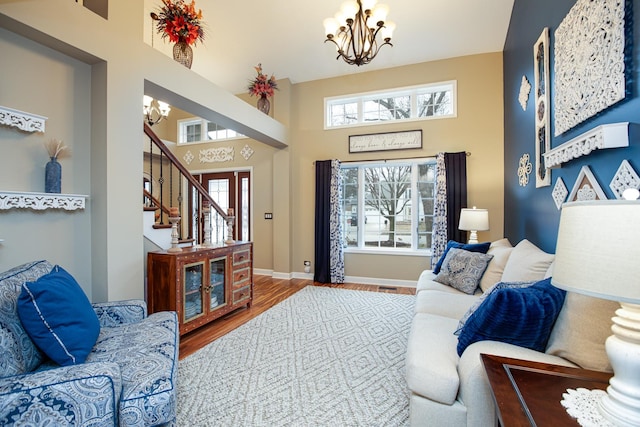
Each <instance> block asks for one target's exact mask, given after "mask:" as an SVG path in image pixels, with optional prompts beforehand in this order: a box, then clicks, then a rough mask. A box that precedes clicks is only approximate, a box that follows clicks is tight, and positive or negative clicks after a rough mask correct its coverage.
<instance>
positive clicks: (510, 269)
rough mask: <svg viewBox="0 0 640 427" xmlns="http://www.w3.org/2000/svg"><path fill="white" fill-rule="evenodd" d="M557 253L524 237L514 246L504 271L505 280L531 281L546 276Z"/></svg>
mask: <svg viewBox="0 0 640 427" xmlns="http://www.w3.org/2000/svg"><path fill="white" fill-rule="evenodd" d="M554 258H555V255H553V254H548V253H546V252H544V251H543V250H541V249H540V248H538V247H537V246H536V245H534V244H533V243H531V242H530V241H528V240H527V239H523V240H522V241H520V243H518V244H517V245H516V247H515V248H513V251H512V252H511V255H509V260H508V261H507V264H506V265H505V266H504V272H503V273H502V281H503V282H531V281H538V280H542V279H544V278H545V276H546V274H547V271H549V267H550V266H551V263H552V262H553V259H554Z"/></svg>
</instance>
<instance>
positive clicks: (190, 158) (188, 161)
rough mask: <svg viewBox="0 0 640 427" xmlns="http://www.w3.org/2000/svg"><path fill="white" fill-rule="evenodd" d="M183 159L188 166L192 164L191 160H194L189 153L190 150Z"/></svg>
mask: <svg viewBox="0 0 640 427" xmlns="http://www.w3.org/2000/svg"><path fill="white" fill-rule="evenodd" d="M183 159H184V161H185V162H187V164H188V165H190V164H191V162H193V159H195V157H194V156H193V153H191V150H189V151H187V152H186V153H184V157H183Z"/></svg>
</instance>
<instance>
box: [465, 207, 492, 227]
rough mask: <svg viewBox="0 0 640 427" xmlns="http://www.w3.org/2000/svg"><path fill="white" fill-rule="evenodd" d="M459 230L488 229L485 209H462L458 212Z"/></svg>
mask: <svg viewBox="0 0 640 427" xmlns="http://www.w3.org/2000/svg"><path fill="white" fill-rule="evenodd" d="M458 229H460V230H467V231H469V230H472V231H484V230H488V229H489V211H488V210H486V209H476V207H475V206H474V207H473V209H466V208H465V209H462V210H461V211H460V223H459V224H458Z"/></svg>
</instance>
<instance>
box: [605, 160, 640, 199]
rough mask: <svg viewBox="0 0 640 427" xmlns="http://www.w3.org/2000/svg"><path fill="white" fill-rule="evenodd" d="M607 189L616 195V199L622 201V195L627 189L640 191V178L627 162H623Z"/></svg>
mask: <svg viewBox="0 0 640 427" xmlns="http://www.w3.org/2000/svg"><path fill="white" fill-rule="evenodd" d="M609 188H611V191H613V194H615V195H616V198H618V199H622V193H623V192H624V190H626V189H627V188H635V189H639V190H640V177H638V174H637V173H636V171H635V170H634V169H633V166H631V163H629V161H628V160H623V161H622V163H621V164H620V167H619V168H618V171H617V172H616V174H615V175H614V177H613V179H612V180H611V183H610V184H609Z"/></svg>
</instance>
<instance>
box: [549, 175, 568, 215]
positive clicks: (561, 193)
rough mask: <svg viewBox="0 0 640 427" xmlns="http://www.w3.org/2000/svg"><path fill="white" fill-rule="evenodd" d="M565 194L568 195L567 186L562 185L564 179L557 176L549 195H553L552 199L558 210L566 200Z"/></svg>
mask: <svg viewBox="0 0 640 427" xmlns="http://www.w3.org/2000/svg"><path fill="white" fill-rule="evenodd" d="M567 195H569V190H567V186H566V185H564V181H563V180H562V178H558V179H557V180H556V185H554V187H553V192H552V193H551V197H553V201H554V202H555V204H556V208H558V210H559V209H560V207H561V206H562V204H563V203H564V201H565V200H567Z"/></svg>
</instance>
